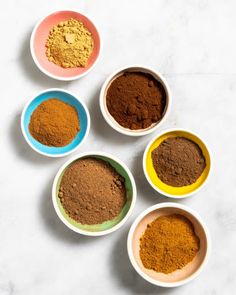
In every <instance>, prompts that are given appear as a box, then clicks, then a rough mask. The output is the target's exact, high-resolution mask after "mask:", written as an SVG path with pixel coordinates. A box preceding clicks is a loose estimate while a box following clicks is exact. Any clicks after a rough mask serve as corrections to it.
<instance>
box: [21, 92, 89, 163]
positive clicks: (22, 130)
mask: <svg viewBox="0 0 236 295" xmlns="http://www.w3.org/2000/svg"><path fill="white" fill-rule="evenodd" d="M51 91H59V92H64V93H67V94H69V95H71V96H73V97H74V98H75V99H76V100H77V101H78V102H79V103H80V104H81V105H82V107H83V109H84V111H85V113H86V117H87V129H86V132H85V135H84V137H83V138H82V140H81V142H80V143H79V144H78V145H77V146H76V147H74V148H73V149H71V150H70V151H68V152H65V153H60V154H48V153H45V152H42V151H41V150H39V149H37V148H36V147H35V146H34V145H33V144H32V143H31V142H30V140H29V138H28V136H27V135H26V132H25V128H24V118H25V113H26V111H27V109H28V107H29V105H30V104H31V103H32V102H33V101H34V99H36V98H37V97H38V96H40V95H42V94H44V93H47V92H51ZM90 125H91V122H90V114H89V111H88V108H87V106H86V105H85V103H84V102H83V101H82V100H80V99H79V98H78V97H77V95H76V94H75V93H73V92H71V91H68V90H65V89H62V88H48V89H45V90H43V91H40V92H38V93H37V94H36V95H35V96H34V97H33V98H32V99H30V100H29V101H28V102H27V103H26V104H25V106H24V108H23V111H22V113H21V132H22V134H23V137H24V138H25V140H26V142H27V143H28V145H29V146H30V147H31V148H32V149H33V150H34V151H36V152H37V153H39V154H41V155H43V156H46V157H49V158H60V157H65V156H68V155H69V154H71V153H73V152H74V151H76V150H77V149H78V148H79V147H80V146H81V145H82V144H83V143H84V142H85V140H86V138H87V137H88V134H89V131H90Z"/></svg>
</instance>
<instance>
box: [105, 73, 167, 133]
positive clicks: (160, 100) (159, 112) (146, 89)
mask: <svg viewBox="0 0 236 295" xmlns="http://www.w3.org/2000/svg"><path fill="white" fill-rule="evenodd" d="M106 104H107V108H108V111H109V113H110V114H111V115H112V116H113V118H114V119H115V120H116V121H117V122H118V123H119V124H120V125H121V126H123V127H125V128H129V129H132V130H137V129H145V128H148V127H149V126H151V125H152V124H153V123H156V122H158V121H160V120H161V118H162V117H163V113H164V109H165V106H166V92H165V89H164V87H163V86H162V84H161V83H160V82H158V81H157V80H156V79H155V78H154V77H153V76H151V75H150V74H145V73H141V72H125V73H124V74H122V75H121V76H119V77H117V78H116V79H115V80H114V81H113V82H112V83H111V85H110V86H109V88H108V90H107V94H106Z"/></svg>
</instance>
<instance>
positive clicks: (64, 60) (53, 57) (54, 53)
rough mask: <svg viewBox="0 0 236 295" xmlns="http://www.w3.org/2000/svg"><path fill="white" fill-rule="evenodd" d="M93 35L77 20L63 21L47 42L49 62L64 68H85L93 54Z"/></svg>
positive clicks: (54, 29)
mask: <svg viewBox="0 0 236 295" xmlns="http://www.w3.org/2000/svg"><path fill="white" fill-rule="evenodd" d="M93 47H94V41H93V38H92V34H91V33H90V32H89V30H88V29H87V28H86V27H85V26H84V25H83V23H82V22H80V21H78V20H76V19H73V18H71V19H69V20H67V21H62V22H60V23H59V24H57V25H55V26H54V27H53V28H52V29H51V31H50V32H49V36H48V39H47V42H46V55H47V57H48V60H49V61H51V62H53V63H55V64H57V65H59V66H61V67H63V68H75V67H85V66H86V65H87V63H88V60H89V57H90V56H91V54H92V52H93Z"/></svg>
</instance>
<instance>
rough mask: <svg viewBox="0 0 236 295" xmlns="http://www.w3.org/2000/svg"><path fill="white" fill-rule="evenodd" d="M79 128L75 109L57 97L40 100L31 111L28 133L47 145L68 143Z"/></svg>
mask: <svg viewBox="0 0 236 295" xmlns="http://www.w3.org/2000/svg"><path fill="white" fill-rule="evenodd" d="M79 130H80V122H79V117H78V113H77V110H76V109H75V108H74V107H73V106H71V105H70V104H68V103H65V102H64V101H61V100H59V99H57V98H50V99H48V100H46V101H44V102H42V103H41V104H40V105H39V106H38V107H37V108H36V109H35V110H34V112H33V113H32V115H31V118H30V123H29V131H30V134H31V135H32V136H33V137H34V139H36V140H37V141H39V142H40V143H42V144H44V145H47V146H55V147H61V146H66V145H68V144H69V143H70V142H71V141H72V140H73V139H74V138H75V136H76V135H77V133H78V132H79Z"/></svg>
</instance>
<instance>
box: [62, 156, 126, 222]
mask: <svg viewBox="0 0 236 295" xmlns="http://www.w3.org/2000/svg"><path fill="white" fill-rule="evenodd" d="M58 196H59V198H60V201H61V203H62V206H63V208H64V209H65V211H66V213H67V214H68V215H69V216H70V217H71V218H72V219H74V220H76V221H77V222H80V223H82V224H99V223H102V222H104V221H107V220H112V219H114V218H115V217H116V216H117V215H119V213H120V212H121V210H122V208H123V206H124V205H125V203H126V189H125V184H124V178H123V177H122V176H121V175H119V174H118V173H117V172H116V170H115V169H114V168H113V167H112V166H111V165H110V164H108V163H107V162H105V161H103V160H100V159H95V158H84V159H80V160H77V161H75V162H73V163H72V164H71V165H70V166H69V167H68V168H67V169H66V171H65V173H64V175H63V177H62V180H61V183H60V188H59V193H58Z"/></svg>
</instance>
